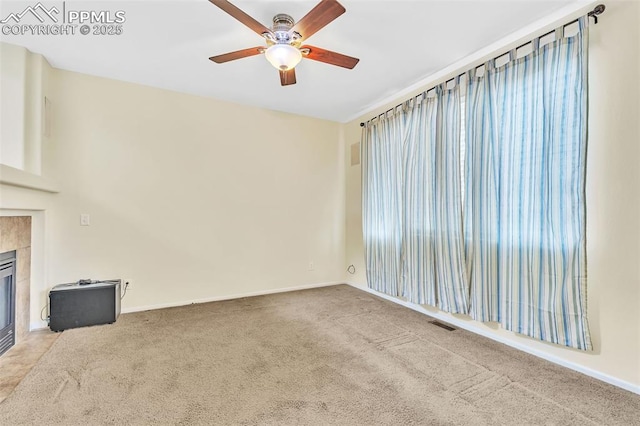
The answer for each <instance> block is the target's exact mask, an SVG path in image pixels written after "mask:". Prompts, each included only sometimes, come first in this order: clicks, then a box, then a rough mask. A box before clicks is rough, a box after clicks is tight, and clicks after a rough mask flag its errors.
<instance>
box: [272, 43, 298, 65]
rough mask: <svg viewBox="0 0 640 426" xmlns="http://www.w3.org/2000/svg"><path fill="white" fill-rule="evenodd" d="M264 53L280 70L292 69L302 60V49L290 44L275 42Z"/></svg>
mask: <svg viewBox="0 0 640 426" xmlns="http://www.w3.org/2000/svg"><path fill="white" fill-rule="evenodd" d="M264 55H265V56H266V57H267V60H268V61H269V62H270V63H271V65H273V66H274V67H275V68H276V69H278V70H280V71H288V70H292V69H293V68H295V66H296V65H298V63H300V61H301V60H302V53H300V50H298V49H296V48H295V47H293V46H291V45H290V44H274V45H273V46H271V47H269V48H268V49H267V50H266V52H264Z"/></svg>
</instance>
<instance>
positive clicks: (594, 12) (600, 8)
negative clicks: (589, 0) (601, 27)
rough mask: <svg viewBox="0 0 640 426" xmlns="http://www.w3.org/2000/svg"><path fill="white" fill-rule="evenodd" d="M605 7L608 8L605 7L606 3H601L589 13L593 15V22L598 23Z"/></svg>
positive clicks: (588, 14)
mask: <svg viewBox="0 0 640 426" xmlns="http://www.w3.org/2000/svg"><path fill="white" fill-rule="evenodd" d="M605 9H606V7H605V5H604V4H599V5H597V6H596V7H594V8H593V10H592V11H591V12H589V13H587V16H590V17H592V18H593V23H594V24H597V23H598V15H600V14H601V13H603V12H604V10H605Z"/></svg>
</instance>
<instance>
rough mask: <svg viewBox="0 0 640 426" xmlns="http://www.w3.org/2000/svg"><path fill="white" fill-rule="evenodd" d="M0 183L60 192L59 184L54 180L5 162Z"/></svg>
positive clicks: (0, 172) (0, 165)
mask: <svg viewBox="0 0 640 426" xmlns="http://www.w3.org/2000/svg"><path fill="white" fill-rule="evenodd" d="M0 185H11V186H17V187H20V188H28V189H35V190H37V191H42V192H51V193H57V192H60V190H59V189H58V184H57V183H55V182H53V181H52V180H50V179H47V178H44V177H42V176H40V175H35V174H33V173H29V172H25V171H24V170H20V169H16V168H15V167H10V166H7V165H5V164H0Z"/></svg>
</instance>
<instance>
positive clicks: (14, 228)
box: [0, 216, 31, 342]
mask: <svg viewBox="0 0 640 426" xmlns="http://www.w3.org/2000/svg"><path fill="white" fill-rule="evenodd" d="M11 252H15V267H14V272H15V275H14V277H13V278H14V279H13V283H14V284H15V311H14V312H13V313H15V318H13V324H14V330H15V333H14V336H15V341H16V342H19V341H21V340H22V339H23V338H24V337H25V336H26V335H27V333H28V332H29V320H30V313H29V309H30V300H29V299H30V296H29V294H30V278H31V274H30V270H31V216H0V254H5V253H6V255H5V256H4V257H11V254H13V253H11ZM0 314H1V313H0Z"/></svg>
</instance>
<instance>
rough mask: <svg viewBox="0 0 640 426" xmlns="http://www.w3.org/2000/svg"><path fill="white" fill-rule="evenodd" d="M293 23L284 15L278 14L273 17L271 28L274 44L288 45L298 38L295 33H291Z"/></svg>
mask: <svg viewBox="0 0 640 426" xmlns="http://www.w3.org/2000/svg"><path fill="white" fill-rule="evenodd" d="M294 24H295V21H294V20H293V18H292V17H291V16H290V15H287V14H286V13H279V14H277V15H276V16H274V17H273V27H272V28H271V29H272V31H273V34H274V35H275V38H276V43H281V44H284V43H286V44H290V43H292V42H295V41H296V39H298V38H300V35H299V34H297V33H291V32H290V31H291V28H293V25H294Z"/></svg>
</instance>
